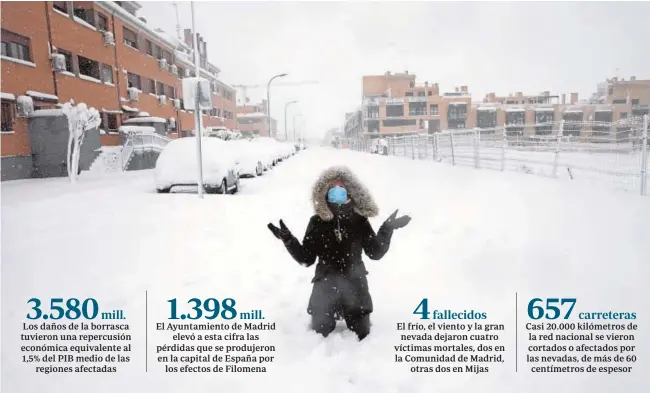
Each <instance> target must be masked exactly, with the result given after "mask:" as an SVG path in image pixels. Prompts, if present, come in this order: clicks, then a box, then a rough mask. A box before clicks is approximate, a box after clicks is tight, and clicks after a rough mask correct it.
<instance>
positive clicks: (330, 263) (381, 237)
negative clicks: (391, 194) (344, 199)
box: [285, 212, 392, 315]
mask: <svg viewBox="0 0 650 393" xmlns="http://www.w3.org/2000/svg"><path fill="white" fill-rule="evenodd" d="M337 232H339V233H340V241H339V238H338V236H337ZM391 237H392V231H391V230H389V229H386V228H384V227H382V228H380V229H379V231H378V233H377V234H375V231H374V230H373V229H372V226H371V225H370V222H369V221H368V218H366V217H364V216H361V215H360V214H358V213H357V212H351V213H350V214H347V215H343V216H338V215H337V216H335V217H334V218H333V219H332V220H329V221H324V220H323V219H322V218H320V217H319V216H318V215H314V216H313V217H311V219H310V220H309V224H308V226H307V230H306V232H305V236H304V239H303V241H302V244H300V242H299V241H298V239H296V238H295V237H294V236H292V238H291V239H289V240H288V241H287V242H285V246H286V248H287V250H288V251H289V253H290V254H291V256H292V257H293V258H294V259H295V260H296V261H297V262H299V263H300V264H301V265H303V266H311V265H313V264H314V262H316V259H318V264H317V265H316V273H315V275H314V278H313V280H312V282H313V283H314V290H313V292H312V296H311V298H310V302H309V307H308V312H309V313H310V314H312V315H313V311H314V310H315V309H321V308H322V307H321V306H319V304H320V303H322V302H323V301H327V300H323V299H320V298H321V297H330V298H332V297H333V296H334V295H333V294H332V292H333V291H337V292H338V291H340V290H341V289H340V287H341V286H342V285H341V281H340V280H341V279H343V280H344V282H343V284H344V285H345V287H346V288H348V289H347V293H346V294H344V295H343V297H344V298H343V299H342V300H341V302H342V303H344V304H345V305H342V306H341V307H342V308H343V309H340V308H339V309H337V312H338V311H340V312H342V313H343V314H368V313H371V312H372V310H373V306H372V299H371V297H370V292H369V290H368V282H367V279H366V275H367V274H368V271H367V270H366V267H365V265H364V263H363V260H362V252H364V251H365V253H366V255H367V256H368V257H369V258H370V259H373V260H379V259H381V258H382V257H383V256H384V255H385V254H386V252H387V251H388V249H389V247H390V240H391ZM328 278H329V280H328ZM336 287H339V289H337V288H336Z"/></svg>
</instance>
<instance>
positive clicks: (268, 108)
mask: <svg viewBox="0 0 650 393" xmlns="http://www.w3.org/2000/svg"><path fill="white" fill-rule="evenodd" d="M283 76H287V74H286V73H284V74H278V75H276V76H274V77H273V78H271V79H269V83H267V84H266V124H267V126H268V129H269V137H271V138H272V137H273V135H271V82H273V80H274V79H275V78H281V77H283Z"/></svg>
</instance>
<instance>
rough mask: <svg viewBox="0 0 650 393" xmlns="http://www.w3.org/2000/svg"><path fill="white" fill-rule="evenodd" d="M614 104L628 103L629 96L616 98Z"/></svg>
mask: <svg viewBox="0 0 650 393" xmlns="http://www.w3.org/2000/svg"><path fill="white" fill-rule="evenodd" d="M614 104H627V98H621V99H617V100H614Z"/></svg>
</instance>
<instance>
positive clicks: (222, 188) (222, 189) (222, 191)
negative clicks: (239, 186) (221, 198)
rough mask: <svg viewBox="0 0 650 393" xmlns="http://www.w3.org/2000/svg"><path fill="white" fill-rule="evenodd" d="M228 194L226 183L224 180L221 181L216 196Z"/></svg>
mask: <svg viewBox="0 0 650 393" xmlns="http://www.w3.org/2000/svg"><path fill="white" fill-rule="evenodd" d="M227 193H228V182H226V179H223V181H222V182H221V186H220V187H219V189H218V190H217V194H227Z"/></svg>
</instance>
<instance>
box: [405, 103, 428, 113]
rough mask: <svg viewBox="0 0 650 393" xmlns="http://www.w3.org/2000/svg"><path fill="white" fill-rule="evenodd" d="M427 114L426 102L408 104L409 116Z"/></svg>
mask: <svg viewBox="0 0 650 393" xmlns="http://www.w3.org/2000/svg"><path fill="white" fill-rule="evenodd" d="M426 114H427V103H426V102H411V103H410V104H409V116H424V115H426Z"/></svg>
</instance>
